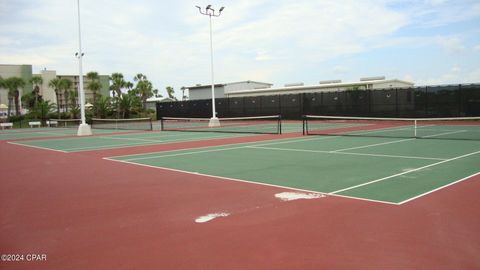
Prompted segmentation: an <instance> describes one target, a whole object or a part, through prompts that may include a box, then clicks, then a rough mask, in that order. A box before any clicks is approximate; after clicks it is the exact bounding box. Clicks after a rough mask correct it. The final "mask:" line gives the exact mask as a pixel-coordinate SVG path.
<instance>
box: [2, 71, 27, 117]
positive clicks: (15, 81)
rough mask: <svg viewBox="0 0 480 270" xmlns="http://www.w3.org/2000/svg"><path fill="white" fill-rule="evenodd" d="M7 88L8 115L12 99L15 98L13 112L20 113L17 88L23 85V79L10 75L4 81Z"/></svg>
mask: <svg viewBox="0 0 480 270" xmlns="http://www.w3.org/2000/svg"><path fill="white" fill-rule="evenodd" d="M4 84H5V86H6V87H7V89H8V115H9V116H10V113H11V107H12V103H13V100H15V114H16V115H17V116H19V115H20V103H19V97H20V91H19V90H18V88H23V87H25V81H24V80H23V79H22V78H18V77H10V78H8V79H6V80H5V81H4Z"/></svg>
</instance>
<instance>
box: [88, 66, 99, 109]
mask: <svg viewBox="0 0 480 270" xmlns="http://www.w3.org/2000/svg"><path fill="white" fill-rule="evenodd" d="M87 78H88V79H89V80H90V83H89V84H88V86H87V89H88V90H90V91H92V93H93V104H94V105H95V104H96V103H97V96H98V91H100V89H102V84H101V83H100V81H99V78H100V76H98V72H96V71H91V72H89V73H87Z"/></svg>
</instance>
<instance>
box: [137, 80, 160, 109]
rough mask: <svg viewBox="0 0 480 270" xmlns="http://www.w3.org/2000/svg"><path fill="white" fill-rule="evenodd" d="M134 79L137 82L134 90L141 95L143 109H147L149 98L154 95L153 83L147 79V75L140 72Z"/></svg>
mask: <svg viewBox="0 0 480 270" xmlns="http://www.w3.org/2000/svg"><path fill="white" fill-rule="evenodd" d="M133 80H134V81H135V82H136V83H137V85H136V86H135V88H134V92H135V94H136V95H138V96H139V97H140V100H141V101H142V104H143V110H144V111H146V110H147V99H148V98H149V97H152V96H153V85H152V83H151V82H150V81H149V80H148V79H147V76H145V75H143V74H141V73H139V74H137V75H136V76H135V77H134V78H133ZM157 92H158V91H157Z"/></svg>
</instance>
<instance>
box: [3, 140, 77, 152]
mask: <svg viewBox="0 0 480 270" xmlns="http://www.w3.org/2000/svg"><path fill="white" fill-rule="evenodd" d="M7 143H9V144H14V145H19V146H26V147H31V148H37V149H42V150H50V151H56V152H61V153H68V152H66V151H63V150H57V149H52V148H47V147H41V146H35V145H28V144H22V143H16V142H7Z"/></svg>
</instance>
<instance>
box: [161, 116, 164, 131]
mask: <svg viewBox="0 0 480 270" xmlns="http://www.w3.org/2000/svg"><path fill="white" fill-rule="evenodd" d="M160 130H161V131H163V130H164V128H163V117H160Z"/></svg>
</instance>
